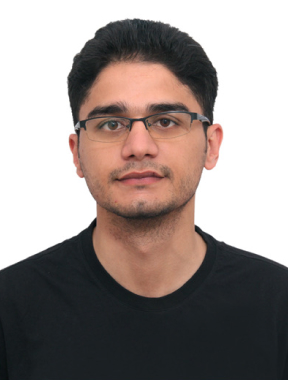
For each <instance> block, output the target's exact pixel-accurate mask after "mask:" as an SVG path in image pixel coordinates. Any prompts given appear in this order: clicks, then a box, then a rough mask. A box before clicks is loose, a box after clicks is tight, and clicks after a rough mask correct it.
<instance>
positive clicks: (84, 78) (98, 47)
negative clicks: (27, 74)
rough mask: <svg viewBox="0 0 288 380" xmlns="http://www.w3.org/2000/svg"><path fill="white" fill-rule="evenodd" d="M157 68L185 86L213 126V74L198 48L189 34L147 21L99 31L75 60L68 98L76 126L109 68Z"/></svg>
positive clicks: (117, 23)
mask: <svg viewBox="0 0 288 380" xmlns="http://www.w3.org/2000/svg"><path fill="white" fill-rule="evenodd" d="M134 60H136V61H140V62H151V63H160V64H163V65H164V66H166V67H167V68H168V69H169V70H170V71H171V72H172V73H173V74H174V75H175V76H176V77H177V78H178V80H179V81H180V82H181V83H183V84H184V85H187V86H189V88H190V90H191V91H192V93H193V95H194V96H195V98H196V100H197V101H198V103H199V105H200V106H201V108H202V111H203V113H204V115H205V116H206V117H208V119H209V120H210V121H211V123H213V109H214V103H215V99H216V96H217V89H218V80H217V72H216V70H215V68H214V67H213V65H212V63H211V62H210V60H209V58H208V57H207V55H206V53H205V51H204V50H203V48H202V47H201V45H200V44H199V43H198V42H196V41H195V40H194V39H193V38H191V37H190V36H189V35H188V34H187V33H184V32H181V31H180V30H179V29H177V28H175V27H172V26H170V25H169V24H164V23H162V22H156V21H149V20H140V19H132V20H129V19H127V20H123V21H115V22H111V23H109V24H107V25H106V26H105V27H102V28H100V29H99V30H98V31H97V32H96V33H95V37H94V38H92V39H91V40H89V41H87V42H86V44H85V45H84V47H83V49H82V50H81V51H80V53H78V54H77V55H76V56H75V57H74V61H73V66H72V69H71V71H70V73H69V76H68V93H69V99H70V105H71V110H72V116H73V121H74V124H76V123H77V122H78V121H79V110H80V107H81V105H82V104H83V103H84V101H85V99H86V97H87V96H88V95H89V90H90V89H91V87H92V85H93V83H94V81H95V79H96V78H97V76H98V75H99V74H100V72H101V71H102V70H103V69H104V68H105V67H107V66H108V65H109V64H110V63H113V62H129V61H134Z"/></svg>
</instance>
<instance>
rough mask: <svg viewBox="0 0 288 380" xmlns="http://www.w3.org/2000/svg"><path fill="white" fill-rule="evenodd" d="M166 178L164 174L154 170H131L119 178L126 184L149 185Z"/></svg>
mask: <svg viewBox="0 0 288 380" xmlns="http://www.w3.org/2000/svg"><path fill="white" fill-rule="evenodd" d="M162 178H164V177H163V176H162V175H160V174H158V173H156V172H153V171H145V172H131V173H127V174H125V175H123V176H122V177H120V178H119V179H118V181H120V182H121V183H123V184H126V185H148V184H152V183H155V182H158V181H160V180H161V179H162Z"/></svg>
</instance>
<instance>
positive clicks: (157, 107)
mask: <svg viewBox="0 0 288 380" xmlns="http://www.w3.org/2000/svg"><path fill="white" fill-rule="evenodd" d="M147 111H148V112H155V113H158V112H168V111H186V112H189V109H188V107H187V106H185V104H183V103H155V104H150V105H149V106H148V107H147Z"/></svg>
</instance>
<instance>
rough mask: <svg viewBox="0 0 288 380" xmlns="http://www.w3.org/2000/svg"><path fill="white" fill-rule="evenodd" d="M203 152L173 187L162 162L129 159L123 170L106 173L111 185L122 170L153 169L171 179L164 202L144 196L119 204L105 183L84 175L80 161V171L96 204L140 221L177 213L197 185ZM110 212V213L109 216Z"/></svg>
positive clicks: (168, 172)
mask: <svg viewBox="0 0 288 380" xmlns="http://www.w3.org/2000/svg"><path fill="white" fill-rule="evenodd" d="M204 160H205V154H204V155H203V157H201V160H199V161H200V162H199V165H197V169H195V170H194V173H191V175H190V176H189V177H186V178H183V179H182V181H181V184H180V185H179V186H178V188H175V186H174V174H173V172H172V170H171V169H170V168H169V167H167V166H164V165H155V164H154V163H151V162H147V163H143V164H142V165H141V168H140V167H139V164H137V163H135V162H131V163H129V164H127V165H126V166H125V167H124V168H123V169H116V170H114V171H113V172H111V173H110V175H109V180H108V184H109V185H113V182H114V181H115V180H117V179H116V178H119V177H120V176H121V174H122V173H126V172H128V171H130V170H132V169H136V170H139V171H143V170H144V169H150V170H151V169H152V170H153V169H155V170H157V171H158V172H160V173H161V174H162V175H163V176H164V177H166V179H167V180H169V181H171V182H172V185H173V186H172V189H171V191H170V194H171V196H170V197H169V198H168V199H167V200H166V201H165V200H163V201H161V200H157V201H151V202H150V201H147V200H145V199H138V200H134V201H132V202H131V203H129V204H128V205H123V204H121V203H120V202H117V203H115V202H113V199H112V197H111V195H110V194H109V186H108V187H107V189H108V192H107V189H105V187H104V186H103V184H101V183H100V181H99V180H97V178H93V179H92V178H90V176H89V175H88V174H87V171H86V168H85V166H84V165H83V163H81V169H82V171H83V173H84V177H85V180H86V183H87V186H88V189H89V191H90V193H91V195H92V196H93V198H94V199H95V201H96V202H97V204H98V205H99V206H101V207H102V208H103V209H105V210H106V211H107V212H108V213H111V214H112V215H117V216H118V217H121V218H124V219H126V220H127V222H129V221H131V222H132V223H140V224H141V222H144V223H145V221H150V223H151V221H152V220H155V222H156V220H158V222H159V219H162V218H164V217H165V216H167V215H169V214H171V213H172V214H174V217H176V215H177V214H179V213H181V211H182V210H183V209H184V208H185V206H186V205H187V203H188V202H189V201H190V200H191V199H192V198H193V197H194V195H195V192H196V189H197V187H198V184H199V181H200V178H201V175H202V171H203V167H204ZM143 187H144V186H138V190H141V188H143ZM112 215H111V216H112Z"/></svg>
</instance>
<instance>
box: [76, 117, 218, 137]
mask: <svg viewBox="0 0 288 380" xmlns="http://www.w3.org/2000/svg"><path fill="white" fill-rule="evenodd" d="M194 120H199V121H200V122H202V123H203V126H204V127H206V128H207V127H208V126H209V125H210V124H211V123H210V121H209V119H208V118H207V117H205V116H202V115H199V114H198V113H195V112H186V111H174V112H161V113H157V114H155V115H150V116H147V117H142V118H139V119H131V118H129V117H121V116H99V117H93V118H91V119H86V120H81V121H78V123H77V124H76V125H75V127H74V129H75V132H79V131H80V128H84V129H85V130H86V132H87V136H88V138H89V140H92V141H98V142H103V143H112V142H117V141H123V140H125V139H126V138H127V136H128V134H129V132H130V131H131V129H132V125H133V123H134V122H135V121H142V122H143V123H144V125H145V128H146V129H147V130H148V131H149V133H150V135H151V137H152V138H153V139H173V138H175V137H179V136H183V135H186V134H187V133H189V132H190V131H191V126H192V123H193V121H194Z"/></svg>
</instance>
